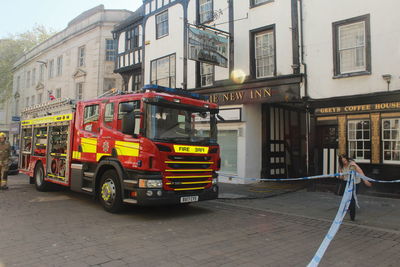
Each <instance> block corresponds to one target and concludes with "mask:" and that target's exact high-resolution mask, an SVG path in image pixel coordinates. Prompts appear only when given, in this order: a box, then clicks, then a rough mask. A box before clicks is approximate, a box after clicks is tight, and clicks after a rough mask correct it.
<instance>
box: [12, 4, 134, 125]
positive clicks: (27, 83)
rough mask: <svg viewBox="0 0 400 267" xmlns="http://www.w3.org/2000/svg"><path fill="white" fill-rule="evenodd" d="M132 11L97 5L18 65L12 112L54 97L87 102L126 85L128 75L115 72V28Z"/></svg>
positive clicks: (71, 22) (14, 112)
mask: <svg viewBox="0 0 400 267" xmlns="http://www.w3.org/2000/svg"><path fill="white" fill-rule="evenodd" d="M131 14H132V12H130V11H127V10H106V9H104V6H103V5H100V6H97V7H95V8H93V9H90V10H88V11H85V12H84V13H82V14H81V15H79V16H78V17H76V18H75V19H73V20H71V21H70V22H69V24H68V26H67V28H65V29H64V30H63V31H61V32H59V33H57V34H55V35H54V36H52V37H51V38H49V39H48V40H46V41H44V42H43V43H41V44H39V45H38V46H36V47H34V48H33V49H32V50H30V51H29V52H27V53H26V54H24V55H23V56H22V57H21V58H20V59H19V60H18V61H17V62H16V63H15V65H14V81H13V85H14V86H13V87H14V88H13V89H14V99H12V102H13V103H12V104H11V106H12V112H11V113H12V114H11V115H13V116H19V114H20V112H21V110H23V109H24V108H26V107H30V106H33V105H38V104H41V103H44V102H47V101H48V100H50V98H52V97H55V98H61V97H68V98H71V99H75V100H84V99H91V98H95V97H97V96H98V95H101V94H102V93H103V92H105V91H108V90H110V89H111V88H117V87H118V88H120V87H121V85H122V79H121V77H120V76H119V75H117V74H114V73H113V71H114V67H115V66H114V62H115V50H116V44H115V42H114V40H113V36H112V33H111V31H112V29H113V27H114V25H115V24H117V23H119V22H120V21H122V20H124V19H126V18H127V17H128V16H129V15H131ZM9 120H10V118H9Z"/></svg>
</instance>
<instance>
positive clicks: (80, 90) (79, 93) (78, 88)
mask: <svg viewBox="0 0 400 267" xmlns="http://www.w3.org/2000/svg"><path fill="white" fill-rule="evenodd" d="M75 89H76V91H75V99H76V100H82V99H83V83H77V84H76V88H75Z"/></svg>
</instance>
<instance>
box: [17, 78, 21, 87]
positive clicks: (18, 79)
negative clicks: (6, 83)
mask: <svg viewBox="0 0 400 267" xmlns="http://www.w3.org/2000/svg"><path fill="white" fill-rule="evenodd" d="M19 89H21V76H18V77H17V91H19Z"/></svg>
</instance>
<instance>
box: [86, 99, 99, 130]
mask: <svg viewBox="0 0 400 267" xmlns="http://www.w3.org/2000/svg"><path fill="white" fill-rule="evenodd" d="M90 107H97V114H94V115H93V116H94V117H95V119H93V120H90V121H86V120H87V118H86V115H87V114H86V108H90ZM95 110H96V109H95ZM96 116H97V117H96ZM88 118H90V117H88ZM94 121H96V122H97V123H94V124H92V126H93V125H97V128H96V129H95V130H96V131H93V128H92V130H87V129H86V128H85V125H87V124H89V123H91V122H94ZM99 123H100V105H99V104H88V105H86V106H84V107H83V119H82V129H83V130H84V131H86V132H90V133H99V132H100V124H99Z"/></svg>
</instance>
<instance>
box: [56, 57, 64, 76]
mask: <svg viewBox="0 0 400 267" xmlns="http://www.w3.org/2000/svg"><path fill="white" fill-rule="evenodd" d="M62 71H63V56H59V57H58V58H57V76H61V75H62Z"/></svg>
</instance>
